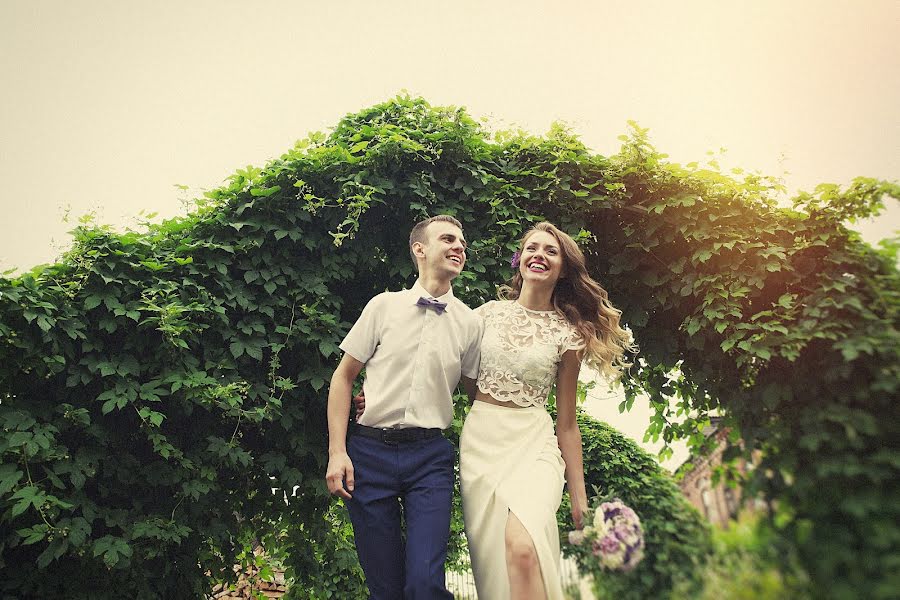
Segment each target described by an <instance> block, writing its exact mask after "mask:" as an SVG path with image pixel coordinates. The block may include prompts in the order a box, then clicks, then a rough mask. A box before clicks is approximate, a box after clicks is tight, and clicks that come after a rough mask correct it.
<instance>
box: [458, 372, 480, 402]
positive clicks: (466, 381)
mask: <svg viewBox="0 0 900 600" xmlns="http://www.w3.org/2000/svg"><path fill="white" fill-rule="evenodd" d="M460 382H461V383H462V386H463V389H464V390H465V391H466V396H468V397H469V405H471V404H472V403H473V402H475V394H477V393H478V388H477V387H476V382H475V380H474V379H471V378H469V377H466V376H465V375H463V376H462V377H461V378H460Z"/></svg>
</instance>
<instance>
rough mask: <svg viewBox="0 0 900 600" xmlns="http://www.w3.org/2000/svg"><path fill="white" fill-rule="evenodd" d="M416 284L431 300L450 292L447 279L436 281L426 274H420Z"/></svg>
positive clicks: (436, 279)
mask: <svg viewBox="0 0 900 600" xmlns="http://www.w3.org/2000/svg"><path fill="white" fill-rule="evenodd" d="M417 283H418V284H419V285H420V286H422V287H423V288H424V289H425V291H426V292H428V293H429V294H431V296H432V297H433V298H439V297H441V296H443V295H444V294H446V293H447V292H449V291H450V280H449V279H438V278H436V277H431V276H429V275H426V274H420V275H419V280H418V282H417Z"/></svg>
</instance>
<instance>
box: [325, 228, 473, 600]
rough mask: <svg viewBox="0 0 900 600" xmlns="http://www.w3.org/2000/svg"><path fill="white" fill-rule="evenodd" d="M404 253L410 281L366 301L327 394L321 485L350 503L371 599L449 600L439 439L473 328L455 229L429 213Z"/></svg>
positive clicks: (446, 486)
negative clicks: (460, 289)
mask: <svg viewBox="0 0 900 600" xmlns="http://www.w3.org/2000/svg"><path fill="white" fill-rule="evenodd" d="M409 251H410V254H411V256H412V259H413V263H414V264H415V265H416V269H417V271H418V273H419V277H418V279H417V281H416V283H415V284H414V285H413V286H412V288H410V289H408V290H403V291H400V292H385V293H382V294H379V295H377V296H375V297H374V298H372V300H370V301H369V303H368V304H367V305H366V307H365V308H364V309H363V311H362V314H361V315H360V317H359V320H358V321H357V322H356V324H355V325H354V326H353V328H352V329H351V330H350V332H349V333H348V334H347V337H346V338H345V339H344V341H343V343H341V349H342V350H343V351H344V356H343V358H342V359H341V362H340V364H339V365H338V367H337V369H336V370H335V372H334V375H333V376H332V378H331V388H330V390H329V393H328V439H329V444H328V456H329V458H328V471H327V473H326V476H325V477H326V481H327V483H328V490H329V491H330V492H331V493H332V494H334V495H336V496H339V497H341V498H343V499H344V500H345V502H346V503H347V507H348V509H349V512H350V520H351V522H352V523H353V534H354V538H355V541H356V550H357V553H358V555H359V561H360V564H361V565H362V568H363V572H364V573H365V575H366V583H367V584H368V586H369V592H370V594H371V598H373V599H375V600H397V599H399V598H404V599H406V600H412V599H419V598H421V599H423V600H425V599H428V600H432V599H435V598H447V599H451V598H452V597H453V596H452V594H450V593H449V592H448V591H447V589H446V586H445V581H444V562H445V560H446V558H447V541H448V538H449V534H450V506H451V500H452V494H453V476H454V475H453V462H454V456H455V453H454V450H453V447H452V445H451V444H450V442H449V441H448V440H447V439H446V438H445V437H443V435H442V432H443V430H444V429H446V428H447V427H448V426H449V425H450V421H451V420H452V418H453V401H452V395H453V392H454V390H455V389H456V387H457V386H458V385H459V381H460V377H462V378H464V380H465V384H466V389H467V390H468V391H471V392H472V393H474V385H475V384H474V379H475V378H476V377H477V375H478V364H479V358H480V355H479V348H480V344H481V333H482V324H481V319H480V318H479V317H478V316H477V315H475V313H474V312H472V310H471V309H469V307H467V306H466V305H465V304H463V303H462V302H460V301H459V300H457V299H456V298H455V297H454V296H453V290H452V287H451V282H452V281H453V279H454V278H455V277H456V276H457V275H459V274H460V273H461V272H462V269H463V267H464V266H465V262H466V240H465V238H464V237H463V232H462V227H461V225H460V223H459V221H457V220H456V219H454V218H453V217H450V216H447V215H438V216H435V217H431V218H430V219H426V220H424V221H422V222H420V223H418V224H416V226H415V227H414V228H413V230H412V232H411V233H410V236H409ZM363 367H365V369H366V375H365V380H364V381H363V392H364V394H365V398H366V410H365V413H364V414H363V415H362V416H361V417H360V418H359V419H358V422H357V423H356V424H355V425H354V426H353V428H352V429H351V431H350V432H349V436H348V435H347V433H348V432H347V423H348V419H349V413H350V396H351V390H352V387H353V382H354V380H355V379H356V377H357V376H358V375H359V373H360V371H361V370H362V368H363ZM401 507H402V511H401ZM401 512H402V515H403V517H402V518H401ZM401 521H405V525H406V535H405V536H404V535H403V532H402V525H403V524H402V523H401Z"/></svg>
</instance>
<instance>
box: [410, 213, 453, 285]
mask: <svg viewBox="0 0 900 600" xmlns="http://www.w3.org/2000/svg"><path fill="white" fill-rule="evenodd" d="M435 221H443V222H444V223H450V224H451V225H455V226H457V227H459V229H460V231H462V224H461V223H460V222H459V221H458V220H456V218H454V217H451V216H450V215H435V216H433V217H429V218H427V219H425V220H424V221H419V222H418V223H416V225H415V227H413V228H412V231H410V232H409V256H410V258H412V262H413V266H414V267H415V268H416V272H418V271H419V263H418V261H417V260H416V255H415V254H414V253H413V248H412V247H413V244H415V243H416V242H418V243H420V244H424V243H425V229H427V228H428V226H429V225H431V224H432V223H434V222H435Z"/></svg>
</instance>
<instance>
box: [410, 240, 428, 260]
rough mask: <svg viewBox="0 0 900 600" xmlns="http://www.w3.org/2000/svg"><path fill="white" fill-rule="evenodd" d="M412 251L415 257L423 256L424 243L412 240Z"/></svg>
mask: <svg viewBox="0 0 900 600" xmlns="http://www.w3.org/2000/svg"><path fill="white" fill-rule="evenodd" d="M412 251H413V256H415V257H416V258H425V244H423V243H422V242H413V245H412Z"/></svg>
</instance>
